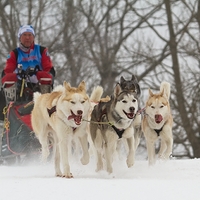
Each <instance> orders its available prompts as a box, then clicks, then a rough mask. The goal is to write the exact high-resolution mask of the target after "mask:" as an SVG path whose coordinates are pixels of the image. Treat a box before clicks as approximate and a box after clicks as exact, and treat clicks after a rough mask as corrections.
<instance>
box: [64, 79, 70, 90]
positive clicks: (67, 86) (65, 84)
mask: <svg viewBox="0 0 200 200" xmlns="http://www.w3.org/2000/svg"><path fill="white" fill-rule="evenodd" d="M63 87H64V88H65V89H66V90H70V88H71V85H70V84H69V83H68V82H66V81H64V82H63Z"/></svg>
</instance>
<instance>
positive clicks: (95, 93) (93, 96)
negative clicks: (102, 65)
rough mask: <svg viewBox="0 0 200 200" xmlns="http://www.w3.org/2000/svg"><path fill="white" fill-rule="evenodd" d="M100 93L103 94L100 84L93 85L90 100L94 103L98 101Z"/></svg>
mask: <svg viewBox="0 0 200 200" xmlns="http://www.w3.org/2000/svg"><path fill="white" fill-rule="evenodd" d="M102 94H103V88H102V87H101V86H97V87H95V88H94V89H93V91H92V93H91V95H90V101H91V102H94V103H99V101H100V100H101V96H102Z"/></svg>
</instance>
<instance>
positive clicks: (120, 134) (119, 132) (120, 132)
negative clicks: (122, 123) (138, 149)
mask: <svg viewBox="0 0 200 200" xmlns="http://www.w3.org/2000/svg"><path fill="white" fill-rule="evenodd" d="M111 127H112V128H113V129H114V130H115V132H116V133H117V135H118V137H119V138H122V135H123V133H124V131H125V130H124V129H122V130H119V129H118V128H117V127H116V126H114V125H112V126H111Z"/></svg>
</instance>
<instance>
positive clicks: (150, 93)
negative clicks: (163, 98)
mask: <svg viewBox="0 0 200 200" xmlns="http://www.w3.org/2000/svg"><path fill="white" fill-rule="evenodd" d="M149 96H150V97H152V96H153V92H152V91H151V89H150V88H149Z"/></svg>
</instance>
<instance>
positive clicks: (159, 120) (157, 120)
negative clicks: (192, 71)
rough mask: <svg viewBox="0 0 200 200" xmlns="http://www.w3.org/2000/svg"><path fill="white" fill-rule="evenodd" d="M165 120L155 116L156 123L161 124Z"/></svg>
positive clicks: (160, 116)
mask: <svg viewBox="0 0 200 200" xmlns="http://www.w3.org/2000/svg"><path fill="white" fill-rule="evenodd" d="M162 120H163V118H162V115H155V122H156V123H157V124H159V123H160V122H161V121H162Z"/></svg>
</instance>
